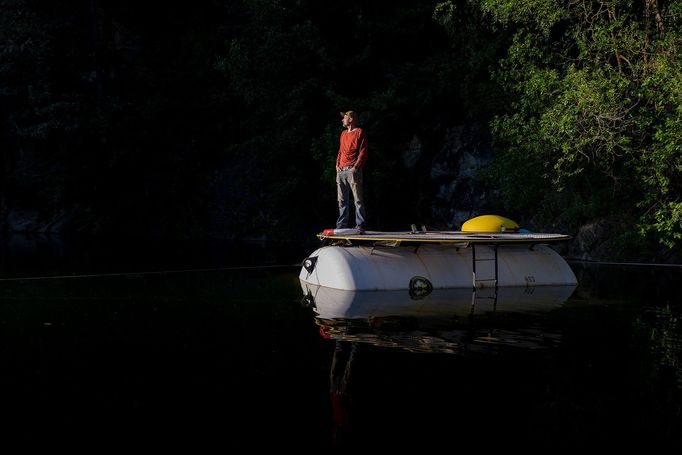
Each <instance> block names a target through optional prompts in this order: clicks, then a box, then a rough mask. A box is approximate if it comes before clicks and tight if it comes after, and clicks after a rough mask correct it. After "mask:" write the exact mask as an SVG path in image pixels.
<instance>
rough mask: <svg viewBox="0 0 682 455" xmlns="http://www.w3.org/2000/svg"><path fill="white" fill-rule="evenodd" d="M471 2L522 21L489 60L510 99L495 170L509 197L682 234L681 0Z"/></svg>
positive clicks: (506, 25)
mask: <svg viewBox="0 0 682 455" xmlns="http://www.w3.org/2000/svg"><path fill="white" fill-rule="evenodd" d="M447 5H451V6H452V3H451V2H446V3H445V4H442V5H441V6H440V8H441V9H443V8H446V7H447ZM472 6H476V7H477V8H479V9H480V11H481V13H482V15H483V17H485V18H486V20H487V21H489V23H490V24H491V26H493V27H496V28H498V29H501V30H504V31H506V32H508V33H512V35H511V39H510V40H509V42H508V44H507V48H506V55H505V56H504V58H502V59H500V60H499V62H497V63H496V64H495V65H494V66H491V72H492V74H493V75H494V78H495V80H496V81H498V82H499V83H500V84H501V86H502V87H503V88H504V89H505V92H506V99H507V100H508V105H507V107H506V109H505V110H504V111H501V112H500V113H499V114H498V115H497V116H496V117H495V119H494V121H493V122H492V128H493V131H494V134H495V138H496V140H497V144H498V147H499V149H500V154H499V160H498V162H497V166H496V168H495V170H496V173H495V175H496V176H497V178H499V179H500V181H501V182H502V184H503V187H504V191H503V194H505V195H506V200H507V203H508V204H509V206H510V207H513V208H514V209H516V210H523V211H526V212H528V211H530V210H532V208H534V207H535V208H539V210H540V213H539V215H538V216H543V215H544V216H546V217H548V218H552V217H554V218H556V217H561V215H562V214H570V216H571V217H572V221H573V222H574V223H581V222H583V221H585V220H586V219H589V218H592V217H596V216H605V215H609V214H611V215H618V216H621V217H632V219H633V221H634V222H636V223H637V224H638V226H639V230H640V232H641V233H643V234H646V233H654V234H655V235H656V236H657V237H658V238H659V240H660V241H661V242H662V243H664V244H665V245H667V246H669V247H673V246H675V245H679V242H680V238H681V237H682V223H681V216H682V212H681V211H680V210H681V205H680V204H681V201H682V172H681V171H682V148H681V147H680V137H681V136H680V134H679V133H680V127H679V124H680V112H681V111H680V109H681V106H682V104H681V103H680V101H681V100H680V82H681V80H682V71H680V70H681V69H682V68H681V67H680V66H681V62H682V54H681V51H682V48H681V47H680V45H681V44H682V43H681V38H682V36H681V35H680V30H682V29H681V28H680V25H682V24H681V23H680V20H681V19H682V16H680V11H681V8H682V2H679V1H670V2H657V1H655V0H641V1H635V0H602V1H583V0H571V1H569V2H555V1H552V0H522V1H512V0H479V1H471V2H468V7H469V8H471V7H472ZM451 9H452V12H451V15H452V14H456V8H451ZM548 189H550V190H549V191H548ZM604 189H608V190H610V191H604ZM561 193H563V194H564V195H563V196H561ZM557 202H558V204H557Z"/></svg>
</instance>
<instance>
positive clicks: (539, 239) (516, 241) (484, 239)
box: [317, 229, 571, 246]
mask: <svg viewBox="0 0 682 455" xmlns="http://www.w3.org/2000/svg"><path fill="white" fill-rule="evenodd" d="M343 231H344V232H343V233H325V232H321V233H319V234H317V237H318V238H319V239H320V240H322V241H327V240H329V241H333V240H351V241H354V242H362V243H373V242H395V243H397V244H401V243H441V244H461V245H462V246H466V245H468V244H487V245H499V244H511V245H521V244H537V243H553V242H561V241H566V240H570V239H571V236H569V235H564V234H548V233H511V232H509V233H506V232H463V231H417V232H412V231H404V232H387V231H364V232H363V233H360V231H358V230H355V229H345V230H343ZM353 231H354V232H353Z"/></svg>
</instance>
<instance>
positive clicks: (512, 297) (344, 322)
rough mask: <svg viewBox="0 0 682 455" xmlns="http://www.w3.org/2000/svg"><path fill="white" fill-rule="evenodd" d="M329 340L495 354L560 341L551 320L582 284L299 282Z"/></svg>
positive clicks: (549, 345)
mask: <svg viewBox="0 0 682 455" xmlns="http://www.w3.org/2000/svg"><path fill="white" fill-rule="evenodd" d="M301 287H302V290H303V294H304V297H303V300H302V303H303V304H304V305H305V306H308V307H310V308H312V309H313V311H314V313H315V315H314V317H315V322H316V324H317V325H318V326H319V327H320V334H321V335H322V336H323V337H324V338H328V339H332V340H338V341H349V342H360V343H368V344H372V345H375V346H385V347H392V348H400V349H404V350H408V351H414V352H439V353H452V354H464V353H467V354H471V353H490V352H496V351H497V350H499V349H506V348H525V349H543V348H549V347H554V346H556V345H558V343H559V342H560V339H561V332H560V330H559V329H558V328H552V326H551V324H549V323H548V322H547V320H548V315H549V314H550V312H551V311H552V310H555V309H557V308H560V307H561V306H562V305H563V304H564V302H565V301H566V300H568V298H569V297H570V296H571V295H572V294H573V291H574V290H575V288H576V286H538V287H506V288H498V289H494V288H490V289H479V290H476V291H472V290H470V289H443V290H433V291H430V292H429V291H426V292H424V293H421V294H420V293H418V292H417V293H415V292H412V293H410V292H408V291H346V290H339V289H332V288H328V287H321V286H315V285H311V284H309V283H305V282H303V281H301Z"/></svg>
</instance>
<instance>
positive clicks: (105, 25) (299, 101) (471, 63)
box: [0, 0, 677, 259]
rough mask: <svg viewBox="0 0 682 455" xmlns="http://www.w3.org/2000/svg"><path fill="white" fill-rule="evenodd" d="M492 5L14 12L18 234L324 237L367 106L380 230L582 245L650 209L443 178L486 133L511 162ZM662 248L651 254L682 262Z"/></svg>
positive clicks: (372, 215) (502, 51)
mask: <svg viewBox="0 0 682 455" xmlns="http://www.w3.org/2000/svg"><path fill="white" fill-rule="evenodd" d="M476 3H477V2H473V3H469V2H445V4H449V5H455V6H456V7H457V9H456V10H453V11H454V13H453V14H450V15H449V16H444V15H443V14H440V15H439V13H436V11H437V7H438V4H439V2H436V1H428V0H419V1H413V0H410V1H408V0H392V1H390V2H389V1H362V0H352V1H348V2H326V1H324V2H318V1H312V0H311V1H305V0H299V1H294V0H288V1H284V0H283V1H256V0H241V1H240V0H232V1H227V0H226V1H207V2H199V3H197V2H187V1H178V2H174V3H172V4H171V3H168V2H160V1H150V2H132V1H127V0H123V1H121V0H117V1H109V0H90V1H84V0H80V1H69V2H66V1H54V2H39V1H31V0H11V1H2V2H0V5H1V8H0V45H1V46H2V47H1V51H0V110H1V112H2V113H1V117H0V150H1V151H0V180H1V183H0V228H1V231H2V232H3V233H5V234H7V233H15V232H23V233H36V232H38V233H48V234H55V235H56V234H60V235H65V234H73V233H76V234H79V233H80V234H88V235H90V234H93V235H110V234H112V235H116V236H118V237H120V238H136V239H168V240H172V239H185V240H187V239H190V240H191V239H207V238H219V239H243V238H259V239H278V238H290V239H296V240H305V239H309V238H310V237H311V236H313V234H314V233H316V232H318V231H320V230H321V229H323V228H327V227H331V226H333V224H334V221H335V219H336V216H337V208H336V200H335V199H336V190H335V184H334V160H335V157H336V152H337V150H338V134H339V132H340V128H341V124H340V117H339V114H338V113H339V111H345V110H350V109H352V110H355V111H357V112H358V113H359V114H360V118H361V126H363V128H365V130H366V131H367V132H368V135H369V161H368V163H367V168H366V173H365V186H366V192H367V208H368V218H369V219H368V226H369V228H370V229H381V230H398V229H400V230H405V229H409V226H410V224H412V223H416V224H417V225H421V224H425V225H427V226H429V227H431V228H437V229H459V227H460V226H459V222H461V220H462V217H464V219H466V218H467V216H469V217H471V216H475V215H478V214H481V213H498V214H500V215H503V216H507V217H510V218H512V219H514V220H516V221H518V222H519V223H520V224H521V225H522V226H526V227H530V228H532V229H535V230H542V229H549V230H551V231H553V232H554V231H561V232H565V233H569V234H572V235H576V234H578V233H579V230H580V228H581V226H584V225H586V224H589V223H590V222H591V221H593V220H594V218H595V213H598V214H599V215H600V216H601V215H603V216H605V217H609V216H615V217H616V218H621V221H622V219H623V218H624V219H627V218H629V217H634V216H637V215H638V213H640V212H642V211H643V210H645V209H644V208H641V207H635V206H634V205H633V204H632V202H631V200H630V199H629V195H630V194H631V193H630V191H634V192H636V191H637V188H634V189H633V187H632V186H627V185H620V186H619V187H618V188H629V190H628V191H627V192H623V191H622V190H618V191H615V192H614V191H611V189H612V188H611V187H610V186H609V185H608V184H607V183H602V181H601V180H599V179H595V180H593V182H594V186H592V187H584V186H580V185H574V186H573V187H570V186H569V187H568V188H566V189H563V191H564V192H563V193H561V194H563V195H564V196H561V195H560V196H557V194H559V193H558V189H557V188H554V187H552V186H551V185H550V184H548V183H547V181H543V180H541V179H542V175H539V174H537V173H532V172H530V171H529V172H528V175H525V176H523V169H522V167H523V166H521V167H519V166H516V168H517V170H518V171H519V173H520V175H522V177H521V178H524V179H527V180H528V188H529V189H531V188H532V189H533V192H534V193H533V194H534V196H532V195H531V196H530V197H528V198H527V200H525V203H523V204H521V203H519V201H520V200H521V199H519V198H518V197H517V196H515V195H512V194H510V193H509V192H506V191H505V190H504V189H503V190H500V185H499V183H500V182H499V181H495V180H494V179H492V180H491V179H489V178H486V176H485V175H484V174H485V172H483V173H480V172H479V173H477V174H475V175H473V176H470V177H471V178H470V179H468V180H467V181H466V182H463V181H461V180H459V181H452V182H454V183H452V182H450V181H447V180H444V179H443V177H442V175H443V174H442V173H441V174H438V173H437V172H435V171H434V169H435V167H436V165H437V166H439V167H438V169H441V170H442V169H445V171H446V172H445V173H446V174H447V172H449V171H450V170H453V169H454V168H455V167H456V166H457V165H458V164H457V163H456V162H451V161H450V162H449V161H448V159H445V160H443V159H442V157H443V153H444V150H445V151H447V150H448V147H450V148H452V143H453V141H454V142H455V143H456V142H457V141H458V140H459V141H460V142H461V137H463V135H462V134H464V135H466V134H469V133H468V132H470V133H471V134H469V136H468V137H469V139H470V144H474V145H475V147H473V148H469V149H467V150H468V152H469V153H471V154H472V155H473V156H474V157H477V156H478V155H481V154H486V153H488V154H491V153H492V154H494V153H493V152H494V151H495V150H496V145H495V143H494V136H493V135H492V134H491V131H490V126H489V125H490V121H491V120H492V119H493V118H494V117H495V116H496V115H500V114H504V113H506V112H508V111H509V109H510V106H511V101H512V97H513V96H515V95H514V94H513V93H509V92H507V91H505V90H503V88H502V86H501V85H500V83H499V81H496V80H495V79H494V78H493V73H494V71H495V68H497V67H499V60H500V59H501V58H502V57H503V56H504V55H506V54H507V52H508V49H509V46H510V45H511V43H512V41H511V36H512V33H513V32H514V31H515V30H517V29H518V28H519V27H523V25H518V24H517V25H513V24H511V25H510V26H509V27H506V28H505V27H495V26H492V25H491V23H490V21H489V18H486V16H485V14H482V13H481V11H480V10H479V9H478V7H477V6H476ZM441 8H442V4H441ZM441 13H442V10H441ZM453 131H460V132H461V131H464V132H465V133H462V134H460V135H459V136H457V135H454V136H453V134H454V133H453ZM458 134H459V133H458ZM453 137H454V139H453ZM415 141H417V142H416V143H418V153H416V154H412V155H410V154H409V152H410V147H412V146H413V145H414V144H415ZM464 148H466V147H464ZM410 157H412V158H410ZM439 157H440V158H439ZM410 160H411V162H410V164H409V165H407V164H406V163H407V162H408V161H410ZM439 160H440V161H439ZM449 166H450V167H449ZM481 167H483V168H484V167H485V166H483V165H481ZM454 170H456V169H454ZM479 170H480V169H479ZM483 171H485V169H483ZM439 175H440V176H439ZM583 175H585V174H583ZM542 182H544V183H542ZM450 183H452V184H453V185H457V190H456V191H453V192H450V193H448V195H447V196H446V197H444V196H442V193H443V189H444V188H446V187H447V185H449V184H450ZM595 186H596V189H595ZM462 188H465V190H462ZM566 194H569V195H572V194H578V195H580V198H579V197H573V196H571V197H567V196H565V195H566ZM472 195H476V197H472ZM586 198H587V199H589V198H594V199H593V200H592V201H591V202H590V203H586V202H585V199H586ZM510 201H511V202H510ZM578 201H582V202H578ZM594 201H598V202H599V203H596V204H595V203H593V202H594ZM581 204H582V205H581ZM587 206H589V207H590V209H589V210H583V208H584V207H587ZM454 212H457V213H459V218H458V217H457V216H454V215H453V213H454ZM539 213H540V214H541V215H538V214H539ZM612 224H614V223H612ZM621 224H622V223H620V224H619V223H615V225H617V226H620V225H621ZM625 224H627V222H626V223H625ZM628 229H630V230H631V226H630V227H626V229H625V230H626V231H627V230H628ZM622 233H623V229H621V230H620V231H618V229H615V233H614V232H612V231H611V230H607V232H606V233H605V234H604V233H602V234H601V235H606V236H616V235H621V234H622ZM646 242H649V245H654V247H651V246H649V247H642V251H643V252H642V253H641V254H640V256H646V257H648V258H650V259H651V258H654V259H656V258H658V259H660V258H661V257H665V258H668V259H670V258H671V257H673V258H674V256H675V255H674V254H672V253H671V251H673V252H674V251H677V250H670V248H667V249H663V250H661V248H662V247H661V246H660V245H658V242H657V239H656V238H655V237H654V238H650V239H645V240H644V243H645V244H646ZM617 249H618V248H617V247H613V248H612V251H614V250H617Z"/></svg>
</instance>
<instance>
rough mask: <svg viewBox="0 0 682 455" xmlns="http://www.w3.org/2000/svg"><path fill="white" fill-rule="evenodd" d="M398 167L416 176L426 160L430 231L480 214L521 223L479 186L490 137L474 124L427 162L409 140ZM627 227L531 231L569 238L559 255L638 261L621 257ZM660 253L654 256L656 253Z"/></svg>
mask: <svg viewBox="0 0 682 455" xmlns="http://www.w3.org/2000/svg"><path fill="white" fill-rule="evenodd" d="M402 158H403V160H402V161H403V165H404V166H405V167H406V168H407V169H411V170H414V172H417V163H418V162H419V161H420V160H425V159H430V160H431V163H430V166H429V167H428V169H429V170H428V172H429V176H428V178H429V180H430V181H431V182H432V184H433V186H434V194H435V196H434V198H433V201H432V203H431V204H432V205H431V215H432V219H433V224H434V227H435V228H439V229H453V230H458V229H460V228H461V226H462V223H464V221H466V220H468V219H470V218H472V217H474V216H477V215H482V214H486V213H492V214H499V215H503V216H507V217H509V218H511V219H513V220H515V221H519V222H522V221H523V220H522V219H520V218H519V217H520V216H521V215H520V214H513V213H506V212H505V211H504V209H503V208H502V205H501V203H500V198H499V188H495V187H487V186H486V185H485V184H483V182H482V179H481V178H480V177H481V171H485V168H486V167H487V166H488V165H489V164H490V163H491V162H492V160H493V158H494V150H493V148H492V147H491V140H490V136H489V135H488V134H487V132H486V130H485V128H483V127H482V126H481V125H478V124H464V125H456V126H453V127H451V128H449V129H448V130H447V131H446V133H445V136H444V137H443V138H442V146H441V147H440V149H439V150H438V151H437V153H435V154H434V155H433V157H431V158H429V157H427V156H426V153H425V151H424V147H423V144H422V141H421V140H420V139H419V137H417V136H415V137H414V138H413V139H412V141H410V143H409V144H408V145H407V146H406V147H405V150H404V151H403V155H402ZM628 229H632V227H631V226H630V227H629V226H627V225H626V224H625V223H623V222H622V221H619V220H609V219H606V218H603V219H596V220H592V221H590V222H588V223H586V224H584V225H582V226H580V227H579V228H578V229H577V231H576V232H569V228H568V227H567V226H562V225H559V224H551V225H544V226H535V229H534V230H537V231H544V232H558V233H564V234H569V235H573V239H572V240H571V241H569V242H566V243H560V244H556V245H554V246H553V248H555V249H556V250H557V251H558V252H559V253H560V254H562V255H564V256H566V257H569V258H572V259H578V260H585V261H614V260H622V261H640V260H644V259H642V258H641V257H640V256H641V255H642V253H641V251H639V250H637V249H635V248H633V249H630V250H628V249H627V248H626V249H625V251H624V248H623V246H622V241H621V240H618V239H619V238H621V236H622V234H623V233H627V231H628ZM654 248H655V250H654V251H651V252H649V254H648V256H653V257H658V258H659V259H660V260H661V261H662V262H675V261H679V258H673V257H672V256H671V254H670V252H666V251H664V250H663V249H661V248H660V247H656V246H655V247H654ZM656 250H660V251H656Z"/></svg>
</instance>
